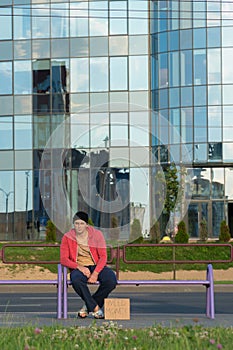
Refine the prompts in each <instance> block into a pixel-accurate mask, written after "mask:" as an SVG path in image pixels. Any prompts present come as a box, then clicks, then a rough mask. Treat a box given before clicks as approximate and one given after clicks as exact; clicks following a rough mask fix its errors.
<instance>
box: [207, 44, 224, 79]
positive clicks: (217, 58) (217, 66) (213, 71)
mask: <svg viewBox="0 0 233 350" xmlns="http://www.w3.org/2000/svg"><path fill="white" fill-rule="evenodd" d="M220 82H221V52H220V49H210V50H208V83H209V84H218V83H220Z"/></svg>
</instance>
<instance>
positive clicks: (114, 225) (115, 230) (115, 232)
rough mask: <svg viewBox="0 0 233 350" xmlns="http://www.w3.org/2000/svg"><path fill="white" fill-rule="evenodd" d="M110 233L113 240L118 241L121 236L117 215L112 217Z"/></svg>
mask: <svg viewBox="0 0 233 350" xmlns="http://www.w3.org/2000/svg"><path fill="white" fill-rule="evenodd" d="M109 231H110V238H111V239H113V240H118V239H119V236H120V229H119V224H118V219H117V217H116V216H115V215H113V216H112V217H111V229H110V230H109Z"/></svg>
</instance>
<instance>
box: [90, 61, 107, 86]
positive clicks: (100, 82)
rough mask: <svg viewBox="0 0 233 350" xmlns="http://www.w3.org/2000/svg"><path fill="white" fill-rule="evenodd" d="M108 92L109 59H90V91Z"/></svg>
mask: <svg viewBox="0 0 233 350" xmlns="http://www.w3.org/2000/svg"><path fill="white" fill-rule="evenodd" d="M107 90H108V59H107V57H100V58H91V59H90V91H107Z"/></svg>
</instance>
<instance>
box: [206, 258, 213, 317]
mask: <svg viewBox="0 0 233 350" xmlns="http://www.w3.org/2000/svg"><path fill="white" fill-rule="evenodd" d="M206 279H207V280H208V281H209V282H210V285H209V286H207V287H206V316H207V317H209V318H211V319H214V318H215V305H214V277H213V267H212V265H211V264H209V265H208V266H207V277H206Z"/></svg>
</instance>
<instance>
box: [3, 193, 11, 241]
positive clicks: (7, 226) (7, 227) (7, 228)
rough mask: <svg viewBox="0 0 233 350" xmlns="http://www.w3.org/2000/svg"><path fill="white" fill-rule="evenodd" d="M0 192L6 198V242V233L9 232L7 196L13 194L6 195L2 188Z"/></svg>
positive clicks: (6, 236) (6, 237)
mask: <svg viewBox="0 0 233 350" xmlns="http://www.w3.org/2000/svg"><path fill="white" fill-rule="evenodd" d="M0 191H2V192H3V193H4V195H5V196H6V234H5V239H6V240H7V239H8V231H9V225H8V222H9V217H8V198H9V195H10V194H11V193H14V192H13V191H10V192H8V193H6V191H5V190H3V189H2V188H0Z"/></svg>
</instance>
